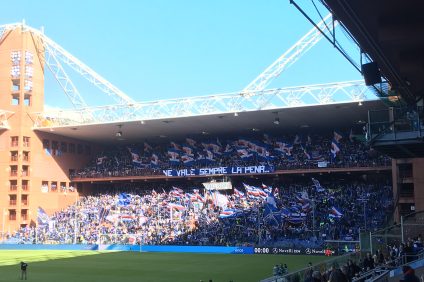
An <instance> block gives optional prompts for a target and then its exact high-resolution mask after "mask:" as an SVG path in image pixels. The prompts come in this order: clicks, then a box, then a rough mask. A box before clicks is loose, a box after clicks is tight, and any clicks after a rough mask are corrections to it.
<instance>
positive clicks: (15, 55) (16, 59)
mask: <svg viewBox="0 0 424 282" xmlns="http://www.w3.org/2000/svg"><path fill="white" fill-rule="evenodd" d="M10 58H11V59H12V64H14V65H19V63H20V62H21V51H12V53H10Z"/></svg>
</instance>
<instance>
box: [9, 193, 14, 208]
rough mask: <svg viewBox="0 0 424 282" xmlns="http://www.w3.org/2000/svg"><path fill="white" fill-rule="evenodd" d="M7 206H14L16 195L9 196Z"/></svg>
mask: <svg viewBox="0 0 424 282" xmlns="http://www.w3.org/2000/svg"><path fill="white" fill-rule="evenodd" d="M9 205H10V206H16V195H9Z"/></svg>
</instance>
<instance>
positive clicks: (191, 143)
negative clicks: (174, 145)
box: [186, 138, 196, 147]
mask: <svg viewBox="0 0 424 282" xmlns="http://www.w3.org/2000/svg"><path fill="white" fill-rule="evenodd" d="M186 142H187V143H188V144H189V145H190V146H191V147H196V141H195V140H193V139H191V138H186Z"/></svg>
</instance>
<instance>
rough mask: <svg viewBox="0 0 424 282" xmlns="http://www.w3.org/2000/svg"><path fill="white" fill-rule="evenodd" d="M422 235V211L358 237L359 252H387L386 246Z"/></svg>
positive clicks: (423, 212)
mask: <svg viewBox="0 0 424 282" xmlns="http://www.w3.org/2000/svg"><path fill="white" fill-rule="evenodd" d="M421 234H424V211H419V212H415V213H411V214H409V215H406V216H402V217H401V223H399V224H396V225H392V226H389V227H386V228H384V229H381V230H378V231H375V232H372V233H362V234H361V236H360V243H361V251H362V252H370V253H375V251H377V250H381V251H382V252H386V251H387V246H389V245H390V246H393V245H397V246H399V245H400V243H404V242H406V241H407V240H408V238H414V237H418V236H419V235H421Z"/></svg>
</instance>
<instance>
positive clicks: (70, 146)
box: [68, 143, 75, 154]
mask: <svg viewBox="0 0 424 282" xmlns="http://www.w3.org/2000/svg"><path fill="white" fill-rule="evenodd" d="M68 149H69V153H73V154H74V153H75V144H73V143H70V144H69V148H68Z"/></svg>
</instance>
